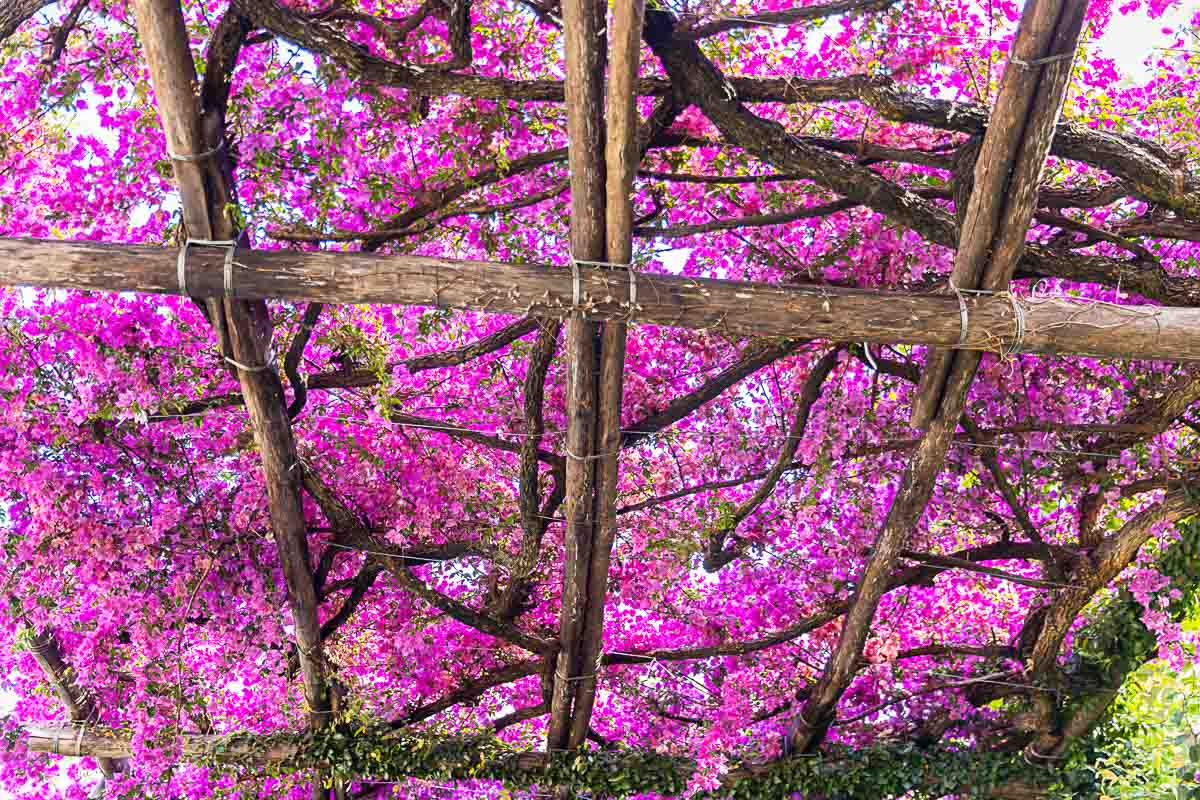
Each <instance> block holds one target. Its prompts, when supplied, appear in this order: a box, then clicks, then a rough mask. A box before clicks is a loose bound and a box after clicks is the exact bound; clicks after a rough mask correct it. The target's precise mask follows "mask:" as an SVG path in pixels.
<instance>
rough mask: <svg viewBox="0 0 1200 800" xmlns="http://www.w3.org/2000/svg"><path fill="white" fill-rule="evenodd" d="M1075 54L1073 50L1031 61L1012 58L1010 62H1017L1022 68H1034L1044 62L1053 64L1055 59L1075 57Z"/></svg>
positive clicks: (1063, 59) (1062, 59)
mask: <svg viewBox="0 0 1200 800" xmlns="http://www.w3.org/2000/svg"><path fill="white" fill-rule="evenodd" d="M1074 56H1075V51H1074V50H1072V51H1071V52H1069V53H1058V54H1057V55H1053V56H1046V57H1044V58H1035V59H1033V60H1031V61H1022V60H1021V59H1019V58H1010V59H1009V60H1008V63H1010V64H1016V65H1017V66H1018V67H1020V68H1021V69H1034V68H1036V67H1040V66H1042V65H1044V64H1053V63H1054V62H1055V61H1065V60H1066V59H1068V58H1073V57H1074Z"/></svg>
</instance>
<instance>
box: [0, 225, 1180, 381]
mask: <svg viewBox="0 0 1200 800" xmlns="http://www.w3.org/2000/svg"><path fill="white" fill-rule="evenodd" d="M175 256H176V251H175V250H169V249H166V248H162V247H152V246H147V245H113V244H99V243H95V242H57V241H44V240H32V239H0V285H6V286H44V287H50V288H59V289H81V290H88V291H110V292H116V291H125V292H145V293H152V294H177V293H178V289H179V287H178V284H177V282H176V277H175V274H176V273H175ZM222 260H223V254H222V253H221V252H220V251H218V250H208V249H204V248H201V249H193V251H192V252H191V253H190V254H189V256H188V262H189V267H188V290H189V292H191V293H193V294H195V295H197V296H201V297H215V296H218V295H220V294H221V293H222V279H221V275H222V272H221V264H222ZM579 272H580V290H581V298H582V300H583V302H582V303H581V305H582V306H583V310H584V312H585V313H586V314H587V315H588V316H589V317H590V318H592V319H630V320H631V321H633V322H638V323H644V324H653V325H663V326H669V327H679V328H691V329H714V330H718V331H720V332H722V333H725V334H728V335H731V336H735V337H755V336H761V337H785V338H806V339H826V340H829V341H841V342H858V341H867V342H876V343H891V344H905V343H907V344H925V345H940V346H943V347H952V346H954V345H955V344H956V343H957V342H958V336H959V307H958V300H957V299H955V298H954V297H948V296H945V295H919V294H906V293H902V292H873V291H865V290H861V291H860V290H849V289H814V288H804V287H794V286H772V285H768V284H762V283H748V282H744V281H723V280H716V279H702V278H685V277H680V276H675V275H646V274H641V275H638V276H637V282H638V298H637V300H638V303H637V308H636V309H633V310H632V313H631V310H630V308H629V304H628V292H629V285H628V278H627V277H626V276H625V275H624V273H613V272H611V271H607V270H600V269H592V268H587V267H581V268H580V270H579ZM233 285H234V288H235V293H236V295H237V296H239V297H243V298H280V299H285V300H316V301H320V302H326V303H383V304H399V305H417V306H440V307H445V308H461V309H473V310H477V311H485V312H494V313H500V314H524V313H526V312H528V313H531V314H534V315H538V316H546V317H560V318H561V317H565V316H567V315H568V314H569V312H570V311H571V300H572V292H571V290H572V279H571V272H570V270H569V269H565V268H562V267H551V266H546V265H541V264H498V263H493V262H487V261H455V260H450V259H442V258H429V257H425V256H379V255H370V254H364V253H330V252H319V253H316V252H314V253H298V252H287V251H247V252H240V253H239V254H238V257H237V263H236V265H235V266H234V279H233ZM1017 302H1019V303H1020V305H1021V308H1022V309H1023V310H1024V314H1025V328H1026V330H1025V337H1024V340H1023V342H1022V343H1021V346H1020V347H1019V348H1017V349H1018V350H1019V351H1022V352H1031V353H1058V354H1061V355H1096V356H1101V357H1112V358H1140V359H1159V360H1164V361H1194V360H1200V309H1194V308H1165V307H1159V306H1145V305H1129V306H1115V305H1110V304H1105V303H1089V302H1083V301H1076V300H1073V299H1070V298H1064V297H1056V298H1022V299H1020V300H1018V301H1017ZM967 306H968V310H969V320H968V335H967V340H966V347H967V348H969V349H974V350H988V351H997V350H999V349H1000V348H1008V347H1009V346H1010V345H1011V344H1012V339H1013V333H1014V328H1015V326H1014V319H1013V306H1012V302H1011V301H1010V300H1009V298H1007V297H1005V296H986V295H985V296H973V297H969V298H968V299H967Z"/></svg>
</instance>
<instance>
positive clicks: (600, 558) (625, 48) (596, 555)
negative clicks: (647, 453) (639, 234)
mask: <svg viewBox="0 0 1200 800" xmlns="http://www.w3.org/2000/svg"><path fill="white" fill-rule="evenodd" d="M643 9H644V2H643V0H626V2H623V3H618V4H617V6H616V9H615V11H614V13H613V21H612V26H611V29H610V31H609V33H610V38H609V43H610V47H611V52H610V58H609V71H608V75H609V77H608V87H607V98H606V101H607V114H606V115H605V123H606V131H605V136H606V141H605V148H604V176H605V214H604V220H605V254H606V259H607V260H608V261H609V262H612V263H613V264H631V262H632V260H633V239H632V231H633V202H632V200H631V196H632V192H633V179H634V175H635V173H636V172H637V167H638V162H639V161H640V160H641V157H640V153H639V147H638V112H637V105H636V102H635V101H636V99H637V96H636V95H635V93H634V84H635V82H636V81H637V75H638V60H639V56H640V53H641V45H642V14H643ZM618 269H619V268H618ZM629 269H632V266H630V267H629ZM630 302H631V303H632V302H633V301H632V299H631V301H630ZM634 311H636V308H634ZM627 333H628V332H627V326H626V324H625V322H624V321H622V320H609V321H608V322H606V323H604V328H603V331H602V333H601V335H600V374H599V376H598V377H599V384H598V391H597V396H596V400H597V413H596V451H597V452H596V473H595V476H596V486H595V493H594V499H593V502H594V510H593V512H592V516H593V519H594V521H595V522H594V524H595V531H596V533H595V541H594V542H593V544H592V552H591V558H590V559H589V563H588V578H587V604H586V609H585V611H584V618H583V629H582V631H581V632H580V645H579V665H580V669H581V671H582V674H581V675H580V676H579V679H578V680H577V681H575V682H574V688H575V698H574V702H573V707H572V712H571V731H570V738H569V740H568V746H569V747H572V748H575V747H582V746H583V745H584V743H585V742H586V741H587V739H588V734H589V732H590V731H591V721H592V708H593V706H594V705H595V701H596V684H597V681H598V679H599V678H598V675H597V668H598V666H599V664H598V661H599V658H600V654H601V649H602V648H603V645H604V606H605V603H606V601H607V598H608V570H609V565H610V562H611V558H612V548H613V543H614V541H615V540H616V535H617V491H618V489H619V481H620V475H619V458H620V452H621V439H622V433H621V408H622V398H623V395H624V387H625V383H624V374H625V343H626V337H627Z"/></svg>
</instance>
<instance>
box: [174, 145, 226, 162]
mask: <svg viewBox="0 0 1200 800" xmlns="http://www.w3.org/2000/svg"><path fill="white" fill-rule="evenodd" d="M224 149H225V140H224V139H222V140H221V141H220V142H218V143H217V146H216V147H213V148H211V149H209V150H205V151H204V152H202V153H172V152H171V149H170V148H169V147H168V148H167V156H168V157H170V159H171V160H172V161H183V162H186V163H189V164H190V163H195V162H197V161H203V160H204V159H206V158H212V157H213V156H215V155H216V154H217V153H219V152H221V151H222V150H224Z"/></svg>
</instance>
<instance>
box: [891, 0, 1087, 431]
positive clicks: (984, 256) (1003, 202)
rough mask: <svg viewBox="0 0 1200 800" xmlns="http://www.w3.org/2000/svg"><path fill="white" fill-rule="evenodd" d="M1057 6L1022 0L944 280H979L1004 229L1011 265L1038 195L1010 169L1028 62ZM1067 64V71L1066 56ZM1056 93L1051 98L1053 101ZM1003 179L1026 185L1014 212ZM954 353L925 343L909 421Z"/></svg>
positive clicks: (1028, 106) (1047, 36)
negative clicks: (1013, 244)
mask: <svg viewBox="0 0 1200 800" xmlns="http://www.w3.org/2000/svg"><path fill="white" fill-rule="evenodd" d="M1062 7H1063V3H1062V0H1044V2H1037V3H1033V2H1031V3H1029V4H1027V5H1026V6H1025V13H1024V15H1023V18H1022V20H1021V27H1020V30H1019V31H1018V32H1017V37H1016V40H1015V41H1014V42H1013V45H1012V55H1011V59H1010V61H1009V65H1008V67H1006V68H1005V70H1004V76H1003V78H1002V79H1001V81H1000V91H999V93H998V94H997V96H996V103H995V106H994V107H993V108H992V113H991V117H990V118H989V119H988V126H987V132H986V134H985V135H984V137H983V142H982V146H981V147H980V149H979V153H978V157H977V158H976V159H975V161H974V167H973V170H974V180H973V182H972V183H973V185H974V188H973V189H972V190H971V192H970V195H969V197H968V199H967V207H966V208H965V209H963V208H958V209H956V212H957V216H958V219H959V220H960V224H959V235H958V249H957V250H956V251H955V254H954V269H953V270H952V271H951V273H950V284H951V286H954V287H958V288H959V289H979V288H981V287H982V283H983V277H984V273H985V271H986V270H987V269H988V267H989V263H990V262H991V261H992V260H993V254H992V248H993V246H994V245H995V244H996V240H997V238H998V236H999V235H1000V232H1001V231H1005V232H1006V233H1008V234H1010V235H1009V237H1008V238H1010V239H1014V240H1016V241H1017V243H1018V245H1017V246H1018V251H1017V253H1015V254H1013V253H1011V252H1010V253H1007V254H1005V255H1006V256H1011V258H1012V265H1013V267H1015V266H1016V263H1017V256H1019V249H1020V248H1021V247H1023V246H1024V244H1025V232H1026V230H1027V229H1028V227H1029V220H1030V217H1031V215H1032V213H1033V207H1032V204H1033V202H1034V201H1035V200H1036V195H1037V181H1036V179H1035V180H1034V182H1033V185H1032V186H1031V187H1030V186H1026V185H1025V182H1024V181H1019V180H1018V175H1016V174H1015V172H1014V170H1015V168H1016V166H1017V165H1018V160H1019V159H1020V158H1021V157H1022V156H1024V155H1026V154H1027V149H1026V148H1025V139H1026V134H1027V128H1028V127H1029V126H1030V125H1031V124H1033V125H1036V124H1037V123H1036V117H1037V114H1036V113H1034V112H1035V110H1038V109H1035V107H1034V101H1035V99H1036V98H1037V96H1038V89H1039V84H1040V83H1041V77H1042V76H1041V70H1040V69H1039V68H1037V67H1032V66H1027V65H1028V64H1030V63H1031V62H1036V61H1037V60H1038V59H1039V58H1043V57H1045V55H1046V53H1047V52H1048V49H1049V48H1050V47H1051V45H1052V44H1053V43H1055V33H1056V25H1057V22H1058V19H1059V16H1060V12H1061V11H1062ZM1060 44H1061V43H1060ZM1066 44H1067V46H1069V47H1070V50H1069V51H1068V52H1069V53H1070V54H1071V55H1072V56H1073V54H1074V41H1071V42H1068V43H1066ZM1067 71H1068V72H1069V71H1070V61H1069V60H1068V62H1067ZM1055 100H1057V101H1058V102H1054V101H1055ZM1051 102H1052V103H1053V105H1052V106H1050V107H1049V108H1042V109H1040V110H1041V111H1042V112H1043V114H1044V115H1045V116H1046V117H1047V120H1046V121H1047V122H1048V123H1049V128H1048V129H1046V130H1045V131H1044V135H1043V137H1041V140H1044V142H1045V144H1046V149H1048V147H1049V142H1050V137H1051V136H1052V135H1053V133H1054V125H1055V123H1057V122H1058V109H1060V108H1061V107H1062V102H1061V98H1060V97H1057V96H1056V97H1055V98H1052V99H1051ZM1043 127H1044V126H1043ZM1035 149H1037V148H1035ZM1045 157H1046V155H1045V150H1042V152H1041V157H1040V158H1038V159H1037V162H1036V169H1037V172H1038V173H1040V172H1041V167H1042V163H1043V162H1044V161H1045ZM1024 160H1026V161H1028V160H1030V159H1024ZM1010 187H1012V188H1016V187H1020V191H1021V192H1023V193H1029V192H1030V191H1031V192H1032V194H1033V197H1030V198H1029V202H1028V205H1029V209H1028V213H1021V212H1022V211H1023V207H1024V206H1025V205H1026V203H1024V202H1017V201H1018V198H1015V197H1011V196H1010V194H1009V189H1010ZM957 204H958V201H957V199H956V205H957ZM1013 206H1020V207H1021V209H1019V210H1018V213H1015V214H1014V213H1012V211H1011V209H1012V207H1013ZM999 255H1000V254H999V253H997V254H996V256H999ZM1006 260H1007V259H1006ZM1011 274H1012V273H1011V271H1008V272H1007V275H1011ZM1007 284H1008V280H1007V278H1006V279H1005V280H1004V282H1003V285H1001V286H998V287H992V288H1006V287H1007ZM953 361H954V353H953V351H949V350H943V349H941V348H934V349H932V350H930V352H929V354H928V356H927V357H926V359H925V369H924V371H923V372H922V373H921V383H920V385H919V386H918V388H917V393H916V394H915V395H914V396H913V407H912V414H911V416H910V419H909V424H911V425H912V426H913V427H914V428H917V429H919V430H924V429H925V428H928V427H929V424H930V423H931V422H932V421H933V418H934V416H936V415H937V411H938V408H939V406H941V403H942V397H943V395H944V394H945V391H946V382H947V380H948V379H949V376H950V368H951V365H952V364H953Z"/></svg>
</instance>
